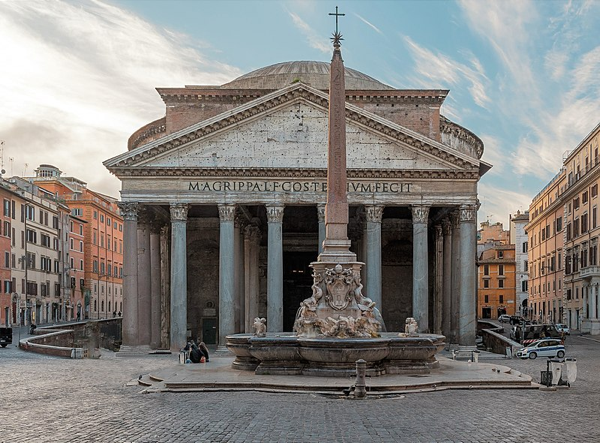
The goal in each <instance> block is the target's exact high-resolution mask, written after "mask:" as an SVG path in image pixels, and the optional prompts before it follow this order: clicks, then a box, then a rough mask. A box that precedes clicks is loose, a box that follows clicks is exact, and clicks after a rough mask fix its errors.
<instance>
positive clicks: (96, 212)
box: [94, 211, 98, 220]
mask: <svg viewBox="0 0 600 443" xmlns="http://www.w3.org/2000/svg"><path fill="white" fill-rule="evenodd" d="M97 219H98V211H94V220H97Z"/></svg>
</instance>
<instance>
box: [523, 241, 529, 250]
mask: <svg viewBox="0 0 600 443" xmlns="http://www.w3.org/2000/svg"><path fill="white" fill-rule="evenodd" d="M528 247H529V244H528V243H527V242H526V241H525V242H523V252H527V251H528Z"/></svg>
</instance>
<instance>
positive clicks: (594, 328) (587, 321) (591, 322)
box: [581, 318, 600, 335]
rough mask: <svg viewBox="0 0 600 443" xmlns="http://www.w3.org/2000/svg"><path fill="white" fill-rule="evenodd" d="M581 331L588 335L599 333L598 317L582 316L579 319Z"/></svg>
mask: <svg viewBox="0 0 600 443" xmlns="http://www.w3.org/2000/svg"><path fill="white" fill-rule="evenodd" d="M581 333H582V334H590V335H600V319H598V318H584V319H583V320H582V321H581Z"/></svg>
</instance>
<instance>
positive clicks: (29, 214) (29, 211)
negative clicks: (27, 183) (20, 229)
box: [21, 205, 35, 221]
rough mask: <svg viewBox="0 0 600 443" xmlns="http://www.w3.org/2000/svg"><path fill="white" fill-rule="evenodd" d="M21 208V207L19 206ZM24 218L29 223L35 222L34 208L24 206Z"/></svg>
mask: <svg viewBox="0 0 600 443" xmlns="http://www.w3.org/2000/svg"><path fill="white" fill-rule="evenodd" d="M21 207H23V206H21ZM24 208H25V218H26V219H27V220H30V221H35V208H34V207H32V206H29V205H25V206H24Z"/></svg>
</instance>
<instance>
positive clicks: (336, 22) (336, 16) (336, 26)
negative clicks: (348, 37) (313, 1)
mask: <svg viewBox="0 0 600 443" xmlns="http://www.w3.org/2000/svg"><path fill="white" fill-rule="evenodd" d="M329 15H335V33H336V34H337V33H339V30H338V17H343V16H345V15H346V14H340V13H338V7H337V6H336V7H335V12H330V13H329Z"/></svg>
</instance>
